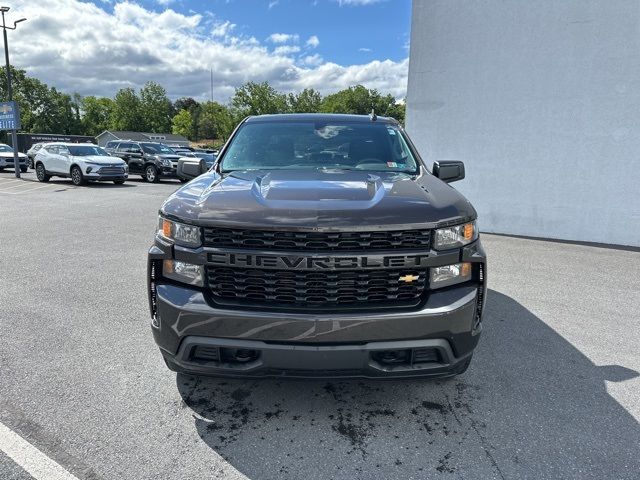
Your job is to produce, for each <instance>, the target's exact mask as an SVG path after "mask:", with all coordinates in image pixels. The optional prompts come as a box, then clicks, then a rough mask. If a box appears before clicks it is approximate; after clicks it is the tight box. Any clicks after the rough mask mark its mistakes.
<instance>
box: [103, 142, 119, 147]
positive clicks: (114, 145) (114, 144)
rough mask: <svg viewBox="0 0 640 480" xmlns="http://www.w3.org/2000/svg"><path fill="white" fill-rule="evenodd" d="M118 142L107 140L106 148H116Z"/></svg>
mask: <svg viewBox="0 0 640 480" xmlns="http://www.w3.org/2000/svg"><path fill="white" fill-rule="evenodd" d="M117 144H118V142H107V144H106V145H105V148H115V147H116V145H117Z"/></svg>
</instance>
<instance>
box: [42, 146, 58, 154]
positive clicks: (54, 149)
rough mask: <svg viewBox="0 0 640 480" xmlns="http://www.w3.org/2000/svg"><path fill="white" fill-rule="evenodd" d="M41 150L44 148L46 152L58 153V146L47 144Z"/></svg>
mask: <svg viewBox="0 0 640 480" xmlns="http://www.w3.org/2000/svg"><path fill="white" fill-rule="evenodd" d="M43 150H46V152H47V153H54V154H55V153H58V146H57V145H47V146H46V147H44V148H43Z"/></svg>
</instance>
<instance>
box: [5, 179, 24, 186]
mask: <svg viewBox="0 0 640 480" xmlns="http://www.w3.org/2000/svg"><path fill="white" fill-rule="evenodd" d="M16 182H24V180H22V179H20V178H16V179H15V180H5V179H4V178H3V179H2V181H0V184H1V185H8V184H10V183H16Z"/></svg>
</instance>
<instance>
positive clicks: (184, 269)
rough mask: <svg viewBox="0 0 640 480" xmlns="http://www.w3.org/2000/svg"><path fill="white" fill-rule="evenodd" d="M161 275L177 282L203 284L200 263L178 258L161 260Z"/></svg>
mask: <svg viewBox="0 0 640 480" xmlns="http://www.w3.org/2000/svg"><path fill="white" fill-rule="evenodd" d="M162 275H163V276H164V277H166V278H170V279H172V280H176V281H178V282H182V283H187V284H189V285H195V286H197V287H203V286H204V272H203V268H202V265H194V264H192V263H187V262H180V261H178V260H164V261H163V262H162Z"/></svg>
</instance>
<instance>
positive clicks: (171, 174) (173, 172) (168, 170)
mask: <svg viewBox="0 0 640 480" xmlns="http://www.w3.org/2000/svg"><path fill="white" fill-rule="evenodd" d="M177 171H178V170H177V168H175V167H167V166H162V167H159V168H158V173H159V174H160V176H161V177H163V178H178V175H177Z"/></svg>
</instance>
